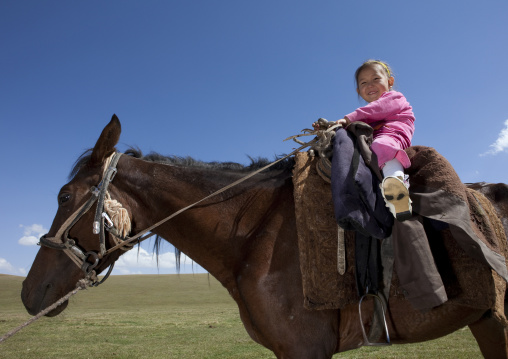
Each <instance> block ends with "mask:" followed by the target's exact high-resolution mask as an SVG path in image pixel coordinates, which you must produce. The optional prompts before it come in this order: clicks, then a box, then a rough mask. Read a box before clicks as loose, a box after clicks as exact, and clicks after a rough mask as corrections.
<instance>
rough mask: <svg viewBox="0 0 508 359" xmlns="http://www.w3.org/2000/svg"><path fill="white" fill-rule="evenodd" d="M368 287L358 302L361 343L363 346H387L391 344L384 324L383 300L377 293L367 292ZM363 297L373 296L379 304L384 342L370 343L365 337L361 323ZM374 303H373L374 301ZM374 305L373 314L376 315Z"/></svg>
mask: <svg viewBox="0 0 508 359" xmlns="http://www.w3.org/2000/svg"><path fill="white" fill-rule="evenodd" d="M368 290H369V288H368V287H367V289H366V293H365V294H364V295H362V297H361V298H360V302H359V303H358V314H359V315H360V326H361V328H362V334H363V345H365V346H387V345H392V343H390V334H389V333H388V326H387V325H386V316H385V306H384V304H383V301H382V300H381V298H380V297H379V296H378V295H377V294H372V293H368ZM365 297H373V298H374V301H376V300H377V301H378V302H379V304H381V314H382V315H383V324H384V330H385V334H386V342H385V343H371V342H370V341H369V338H368V337H367V333H366V332H365V326H364V325H363V320H362V301H363V300H364V299H365ZM374 304H375V303H374ZM375 308H376V307H375V306H374V315H376V309H375Z"/></svg>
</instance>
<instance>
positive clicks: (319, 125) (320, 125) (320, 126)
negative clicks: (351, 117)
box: [312, 118, 349, 131]
mask: <svg viewBox="0 0 508 359" xmlns="http://www.w3.org/2000/svg"><path fill="white" fill-rule="evenodd" d="M348 122H349V121H348V120H347V119H345V118H341V119H340V120H337V121H327V120H325V119H324V118H320V119H319V120H317V121H316V122H314V123H313V124H312V127H313V128H314V131H318V130H327V129H328V128H330V127H332V126H335V125H341V126H342V127H344V128H345V127H346V126H347V125H348Z"/></svg>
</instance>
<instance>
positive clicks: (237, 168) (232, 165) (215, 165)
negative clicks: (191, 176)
mask: <svg viewBox="0 0 508 359" xmlns="http://www.w3.org/2000/svg"><path fill="white" fill-rule="evenodd" d="M124 154H126V155H128V156H132V157H134V158H139V159H142V160H144V161H149V162H155V163H162V164H167V165H172V166H180V167H198V168H203V169H209V170H218V171H233V172H239V173H248V172H252V171H256V170H258V169H260V168H263V167H265V166H267V165H269V164H270V163H271V162H274V161H276V160H278V159H280V158H282V157H284V155H282V156H276V158H275V159H274V160H273V161H269V160H268V159H266V158H263V157H258V158H254V157H250V156H248V157H249V159H250V161H251V163H250V164H249V165H247V166H246V165H242V164H240V163H236V162H217V161H212V162H204V161H200V160H196V159H194V158H192V157H190V156H186V157H181V156H164V155H161V154H160V153H156V152H150V153H149V154H147V155H143V153H142V152H141V150H140V149H139V148H134V147H130V148H129V149H127V150H126V151H125V152H124ZM91 155H92V149H88V150H86V151H85V152H84V153H83V154H82V155H81V156H79V158H78V159H77V160H76V162H75V163H74V165H73V167H72V169H71V172H70V174H69V180H70V179H72V178H73V177H74V176H75V175H76V173H78V171H79V170H80V169H81V168H82V167H84V166H86V164H87V163H88V161H89V160H90V157H91ZM294 164H295V161H294V158H293V157H288V158H286V159H284V160H282V161H280V162H278V163H276V164H274V165H273V166H271V167H269V168H268V169H267V170H266V171H273V170H279V171H280V170H283V171H290V170H292V169H293V166H294Z"/></svg>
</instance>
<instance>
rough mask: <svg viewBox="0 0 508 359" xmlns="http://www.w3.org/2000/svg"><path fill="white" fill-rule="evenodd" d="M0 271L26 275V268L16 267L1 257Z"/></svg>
mask: <svg viewBox="0 0 508 359" xmlns="http://www.w3.org/2000/svg"><path fill="white" fill-rule="evenodd" d="M0 273H6V274H13V275H21V276H25V275H26V270H24V269H23V268H16V267H14V266H13V265H12V264H10V263H9V262H7V260H5V259H3V258H0Z"/></svg>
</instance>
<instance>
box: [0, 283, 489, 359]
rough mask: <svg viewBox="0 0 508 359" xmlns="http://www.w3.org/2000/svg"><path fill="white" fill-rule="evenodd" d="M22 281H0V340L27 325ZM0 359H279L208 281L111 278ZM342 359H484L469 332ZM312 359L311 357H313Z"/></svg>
mask: <svg viewBox="0 0 508 359" xmlns="http://www.w3.org/2000/svg"><path fill="white" fill-rule="evenodd" d="M23 279H24V278H22V277H15V276H8V275H1V274H0V336H2V335H4V334H5V333H7V332H8V331H10V330H12V329H13V328H15V327H17V326H18V325H20V324H22V323H24V322H25V321H27V320H28V319H30V315H28V314H27V312H26V311H25V309H24V307H23V305H22V303H21V299H20V291H21V282H22V281H23ZM0 358H2V359H4V358H5V359H11V358H12V359H14V358H15V359H24V358H27V359H28V358H34V359H35V358H37V359H40V358H72V359H80V358H101V359H109V358H116V359H118V358H125V359H127V358H129V359H130V358H143V359H149V358H178V359H187V358H189V359H190V358H196V359H197V358H199V359H204V358H206V359H212V358H221V359H228V358H235V359H237V358H242V359H243V358H246V359H248V358H256V359H258V358H261V359H262V358H275V356H274V355H273V353H272V352H271V351H269V350H267V349H265V348H264V347H262V346H260V345H258V344H256V343H255V342H254V341H252V340H251V339H250V337H249V336H248V334H247V332H246V331H245V329H244V328H243V325H242V323H241V321H240V317H239V315H238V309H237V307H236V304H235V303H234V301H233V300H232V299H231V298H230V296H229V294H228V293H227V291H226V290H225V289H224V288H223V287H222V286H221V285H220V284H219V283H218V282H217V281H216V280H215V279H214V278H213V277H211V276H210V277H209V276H208V275H206V274H195V275H192V274H185V275H138V276H112V277H111V278H109V279H108V280H107V281H106V282H105V283H104V284H103V285H102V286H99V287H98V288H91V289H88V290H86V291H80V292H78V294H77V295H75V296H74V297H73V298H71V300H70V304H69V306H68V307H67V309H66V310H65V311H64V312H63V313H62V314H60V315H59V316H57V317H54V318H46V317H44V318H41V319H39V320H38V321H36V322H35V323H33V324H32V325H30V326H28V327H27V328H24V329H22V330H21V331H20V332H18V333H17V334H15V335H14V336H13V337H11V338H10V339H8V340H7V341H5V342H3V343H0ZM335 358H337V359H339V358H348V359H351V358H404V359H406V358H440V359H452V358H453V359H456V358H482V356H481V354H480V351H479V349H478V347H477V345H476V342H475V340H474V338H473V336H472V335H471V333H470V331H469V330H468V329H463V330H460V331H457V332H455V333H453V334H451V335H449V336H447V337H444V338H441V339H438V340H434V341H430V342H425V343H418V344H411V345H394V346H390V347H383V348H361V349H358V350H354V351H350V352H345V353H341V354H336V355H335V356H334V359H335ZM310 359H311V358H310Z"/></svg>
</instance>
